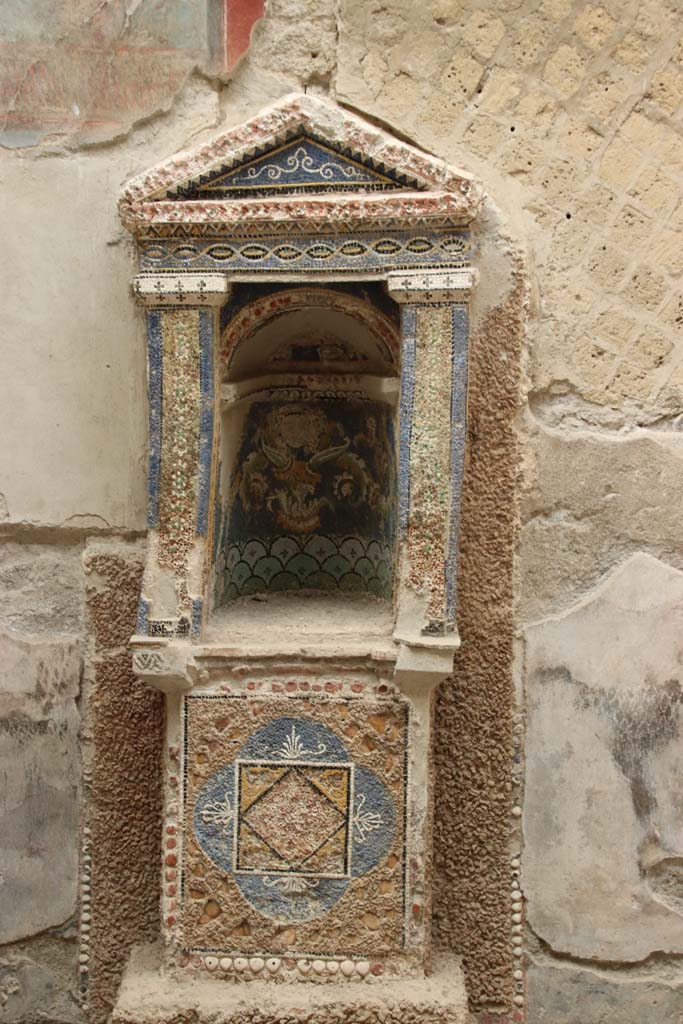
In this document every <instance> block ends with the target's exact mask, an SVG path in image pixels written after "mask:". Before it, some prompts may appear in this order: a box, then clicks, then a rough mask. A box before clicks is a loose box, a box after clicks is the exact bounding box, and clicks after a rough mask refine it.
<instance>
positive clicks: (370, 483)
mask: <svg viewBox="0 0 683 1024" xmlns="http://www.w3.org/2000/svg"><path fill="white" fill-rule="evenodd" d="M395 533H396V473H395V462H394V427H393V421H392V414H391V410H390V408H389V407H388V406H386V405H383V404H381V403H378V402H371V401H365V400H363V399H355V398H353V399H351V398H329V399H314V400H311V401H307V402H254V404H253V405H252V406H251V407H250V409H249V411H248V413H247V416H246V420H245V424H244V429H243V433H242V441H241V445H240V449H239V453H238V457H237V459H236V464H235V469H234V472H233V474H232V479H231V482H230V493H229V497H228V502H227V511H226V518H225V523H224V540H223V545H222V546H223V560H224V565H223V589H222V595H221V596H220V597H219V600H222V601H231V600H233V599H234V598H236V597H240V596H242V595H247V594H252V593H255V592H257V591H266V590H269V591H276V590H277V591H283V590H300V589H311V590H324V591H336V590H343V591H349V592H352V591H362V592H366V593H372V594H375V595H377V596H378V597H383V598H390V597H391V591H392V577H393V552H394V539H395Z"/></svg>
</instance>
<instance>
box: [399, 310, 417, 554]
mask: <svg viewBox="0 0 683 1024" xmlns="http://www.w3.org/2000/svg"><path fill="white" fill-rule="evenodd" d="M416 332H417V310H416V308H415V306H407V305H405V306H401V336H402V341H401V345H402V351H401V400H400V410H399V445H398V526H399V535H400V538H401V540H403V538H404V537H405V534H406V531H407V529H408V515H409V513H410V439H411V435H412V431H413V406H414V403H415V342H416Z"/></svg>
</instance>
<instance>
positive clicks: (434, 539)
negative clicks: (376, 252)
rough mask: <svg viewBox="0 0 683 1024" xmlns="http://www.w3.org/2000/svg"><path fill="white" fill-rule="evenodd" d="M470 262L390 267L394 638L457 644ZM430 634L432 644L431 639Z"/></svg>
mask: <svg viewBox="0 0 683 1024" xmlns="http://www.w3.org/2000/svg"><path fill="white" fill-rule="evenodd" d="M472 284H473V271H472V270H470V269H462V270H455V271H448V272H446V273H444V272H438V271H431V272H430V271H428V272H421V273H418V274H404V273H400V274H391V275H389V279H388V290H389V294H390V295H391V297H392V298H393V299H394V300H395V301H396V302H399V303H401V307H402V317H401V323H402V363H401V365H402V373H401V406H400V427H399V437H400V442H399V540H400V579H399V595H398V619H397V627H396V633H395V636H396V639H397V640H400V641H403V642H405V643H407V644H418V645H419V646H425V644H427V646H435V647H444V646H445V647H451V648H454V647H457V643H458V640H457V631H456V623H455V616H456V610H457V586H458V582H457V581H458V536H459V525H460V494H461V490H462V479H463V468H464V458H465V430H466V417H467V348H468V334H469V315H468V301H469V294H470V291H471V288H472ZM430 640H431V641H432V644H431V645H430V644H429V643H428V642H429V641H430Z"/></svg>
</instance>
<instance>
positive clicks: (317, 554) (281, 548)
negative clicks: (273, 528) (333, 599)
mask: <svg viewBox="0 0 683 1024" xmlns="http://www.w3.org/2000/svg"><path fill="white" fill-rule="evenodd" d="M392 555H393V552H392V549H391V547H390V546H389V545H388V544H379V543H378V542H377V541H376V540H372V541H370V542H369V543H368V542H367V541H365V540H363V539H362V538H361V537H346V538H344V539H343V540H341V541H338V540H336V539H335V538H332V537H323V536H320V535H318V534H316V535H314V536H313V537H310V538H306V542H305V543H303V544H302V543H301V542H300V541H298V540H297V539H296V538H295V537H276V538H275V540H274V541H272V543H270V544H264V543H263V541H260V540H257V539H256V538H252V539H251V540H248V541H247V542H246V544H231V545H230V547H229V548H228V551H227V556H226V567H225V571H224V584H225V586H224V591H223V599H224V600H225V601H232V600H234V599H235V598H236V597H241V596H243V595H247V594H254V593H257V592H259V591H264V590H271V591H274V590H305V589H311V590H326V591H327V590H346V591H350V592H353V591H362V592H367V593H371V594H375V595H376V596H377V597H383V598H387V599H388V598H390V597H391V587H392V572H393V570H392Z"/></svg>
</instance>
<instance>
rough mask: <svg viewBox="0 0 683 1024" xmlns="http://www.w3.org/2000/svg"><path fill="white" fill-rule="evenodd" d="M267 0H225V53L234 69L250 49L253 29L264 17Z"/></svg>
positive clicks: (230, 68) (228, 66)
mask: <svg viewBox="0 0 683 1024" xmlns="http://www.w3.org/2000/svg"><path fill="white" fill-rule="evenodd" d="M264 5H265V0H225V53H226V59H227V70H228V71H232V69H233V68H234V67H235V64H237V61H238V60H239V59H240V57H241V56H242V55H243V54H245V53H246V52H247V50H248V49H249V41H250V39H251V30H252V28H253V27H254V25H255V24H256V22H257V21H258V20H259V18H262V17H263V9H264Z"/></svg>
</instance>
